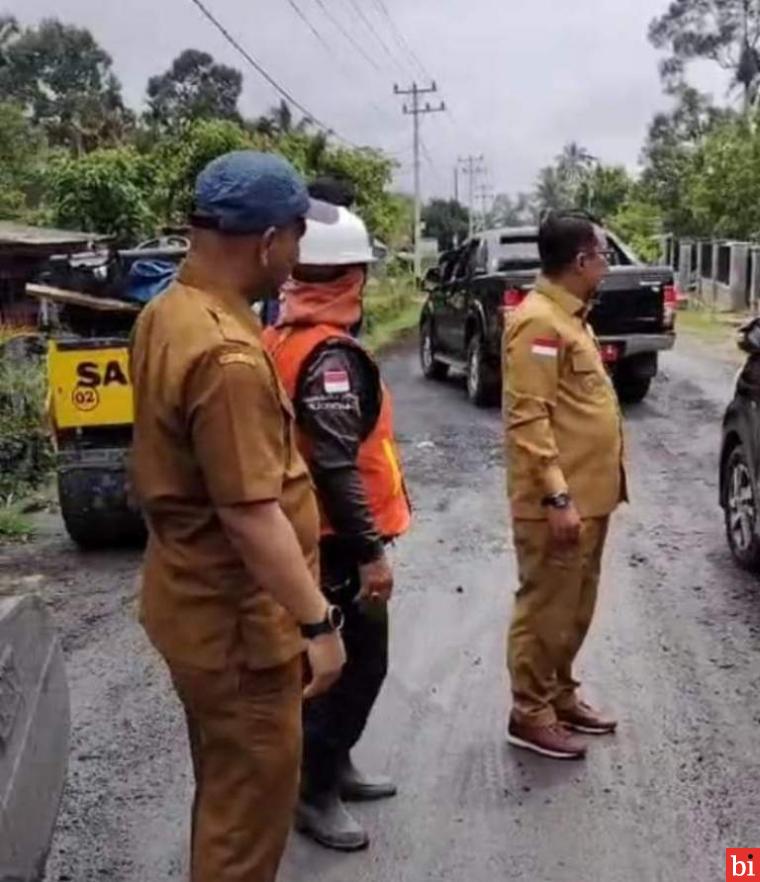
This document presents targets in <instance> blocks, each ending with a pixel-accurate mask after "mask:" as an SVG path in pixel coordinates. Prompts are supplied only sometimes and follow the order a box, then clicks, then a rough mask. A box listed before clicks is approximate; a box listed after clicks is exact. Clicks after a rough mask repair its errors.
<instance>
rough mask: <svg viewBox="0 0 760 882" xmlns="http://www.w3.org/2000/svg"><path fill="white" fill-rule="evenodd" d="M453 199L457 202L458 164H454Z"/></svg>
mask: <svg viewBox="0 0 760 882" xmlns="http://www.w3.org/2000/svg"><path fill="white" fill-rule="evenodd" d="M454 201H455V202H459V166H458V165H455V166H454Z"/></svg>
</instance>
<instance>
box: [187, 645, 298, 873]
mask: <svg viewBox="0 0 760 882" xmlns="http://www.w3.org/2000/svg"><path fill="white" fill-rule="evenodd" d="M170 671H171V675H172V679H173V681H174V686H175V688H176V690H177V694H178V695H179V697H180V700H181V701H182V703H183V705H184V707H185V713H186V715H187V723H188V732H189V738H190V749H191V752H192V758H193V770H194V772H195V800H194V803H193V818H192V847H191V871H190V879H191V882H274V879H275V877H276V875H277V869H278V867H279V864H280V860H281V858H282V854H283V851H284V850H285V844H286V841H287V838H288V833H289V830H290V826H291V822H292V816H293V810H294V807H295V803H296V799H297V795H298V778H299V766H300V761H301V704H302V689H303V675H302V661H301V658H300V656H299V657H298V658H296V659H294V660H293V661H292V662H289V663H288V664H286V665H283V666H281V667H277V668H272V669H270V670H260V671H252V670H248V669H235V668H230V669H229V670H225V671H214V672H208V671H200V670H197V669H188V668H185V667H177V666H175V665H171V666H170Z"/></svg>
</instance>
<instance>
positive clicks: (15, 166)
mask: <svg viewBox="0 0 760 882" xmlns="http://www.w3.org/2000/svg"><path fill="white" fill-rule="evenodd" d="M46 159H47V145H46V143H45V137H44V134H43V132H42V131H41V130H40V129H37V128H35V127H34V126H33V125H32V124H31V123H30V122H29V120H28V119H27V118H26V116H25V115H24V112H23V110H22V108H20V107H19V106H18V105H15V104H0V218H3V219H18V220H32V219H33V214H32V212H33V210H34V208H35V207H36V206H37V204H38V202H39V200H40V198H41V196H42V190H43V184H42V181H43V173H44V166H45V161H46Z"/></svg>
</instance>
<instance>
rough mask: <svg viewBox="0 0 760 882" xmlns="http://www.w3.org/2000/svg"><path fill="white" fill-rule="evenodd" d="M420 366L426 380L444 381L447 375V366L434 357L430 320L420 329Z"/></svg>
mask: <svg viewBox="0 0 760 882" xmlns="http://www.w3.org/2000/svg"><path fill="white" fill-rule="evenodd" d="M420 364H421V366H422V375H423V376H424V377H425V379H426V380H445V379H446V377H447V376H448V375H449V366H448V365H447V364H444V363H443V362H442V361H438V359H437V358H436V357H435V341H434V339H433V323H432V322H431V321H430V319H427V321H424V322H423V323H422V326H421V327H420Z"/></svg>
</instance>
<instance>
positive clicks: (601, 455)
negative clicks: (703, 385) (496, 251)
mask: <svg viewBox="0 0 760 882" xmlns="http://www.w3.org/2000/svg"><path fill="white" fill-rule="evenodd" d="M585 316H586V307H585V305H584V304H583V303H582V302H581V301H580V300H578V299H577V298H576V297H574V296H573V295H572V294H570V293H569V292H568V291H566V290H565V289H564V288H561V287H559V286H557V285H554V284H552V283H550V282H549V281H548V280H547V279H545V278H540V279H539V281H538V283H537V284H536V288H535V290H534V291H532V292H531V293H530V294H528V296H527V297H526V298H525V300H524V301H523V303H522V304H521V305H520V307H519V308H518V309H516V310H515V311H514V313H512V316H511V317H510V320H509V321H508V323H507V327H506V328H505V332H504V352H503V359H502V364H503V366H504V371H505V374H504V418H505V423H506V426H505V428H506V439H507V457H508V482H509V494H510V499H511V503H512V514H513V516H514V517H515V518H517V519H526V520H543V519H545V518H546V516H547V512H546V508H544V507H543V506H542V505H541V502H542V500H543V499H544V498H545V497H546V496H548V495H550V494H554V493H560V492H565V491H569V492H570V495H571V496H572V497H573V500H574V501H575V504H576V506H577V508H578V511H579V513H580V515H581V517H583V518H593V517H604V516H606V515H609V514H610V513H611V512H612V511H613V510H614V509H615V508H616V507H617V505H618V504H619V503H620V502H621V501H623V500H625V499H626V498H627V496H626V482H625V471H624V466H623V434H622V418H621V414H620V407H619V405H618V400H617V395H616V393H615V390H614V388H613V385H612V382H611V380H610V378H609V376H608V374H607V371H606V370H605V367H604V364H603V363H602V359H601V356H600V354H599V348H598V345H597V342H596V338H595V337H594V334H593V331H592V330H591V329H590V328H589V326H588V325H587V323H586V320H585Z"/></svg>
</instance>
